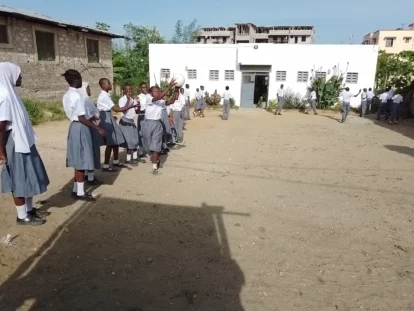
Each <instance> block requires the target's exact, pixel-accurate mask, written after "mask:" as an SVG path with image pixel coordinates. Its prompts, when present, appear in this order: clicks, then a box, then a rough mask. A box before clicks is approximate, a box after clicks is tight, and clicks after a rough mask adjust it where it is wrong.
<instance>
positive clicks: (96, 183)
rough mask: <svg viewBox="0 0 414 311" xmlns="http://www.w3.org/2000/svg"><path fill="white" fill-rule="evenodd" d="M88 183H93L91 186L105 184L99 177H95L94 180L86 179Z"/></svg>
mask: <svg viewBox="0 0 414 311" xmlns="http://www.w3.org/2000/svg"><path fill="white" fill-rule="evenodd" d="M86 183H87V184H88V185H91V186H99V185H102V184H103V182H101V181H100V180H99V179H97V178H96V177H95V178H94V179H93V180H87V181H86Z"/></svg>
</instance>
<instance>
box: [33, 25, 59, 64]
mask: <svg viewBox="0 0 414 311" xmlns="http://www.w3.org/2000/svg"><path fill="white" fill-rule="evenodd" d="M35 34H36V47H37V59H38V60H43V61H54V60H56V53H55V35H54V33H52V32H45V31H40V30H36V31H35Z"/></svg>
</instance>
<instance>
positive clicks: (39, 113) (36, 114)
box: [23, 99, 44, 125]
mask: <svg viewBox="0 0 414 311" xmlns="http://www.w3.org/2000/svg"><path fill="white" fill-rule="evenodd" d="M23 104H24V106H25V107H26V111H27V113H28V114H29V117H30V121H32V124H33V125H37V124H40V123H41V122H42V121H43V117H44V112H43V110H42V108H41V107H40V105H39V103H37V102H35V101H32V100H30V99H25V100H23Z"/></svg>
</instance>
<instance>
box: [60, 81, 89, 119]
mask: <svg viewBox="0 0 414 311" xmlns="http://www.w3.org/2000/svg"><path fill="white" fill-rule="evenodd" d="M62 102H63V109H64V110H65V113H66V116H67V117H68V119H69V120H70V121H72V122H73V121H79V117H80V116H84V115H85V114H86V109H85V100H84V99H83V98H82V96H81V94H80V93H79V91H78V89H75V88H73V87H70V88H69V90H68V91H67V92H66V93H65V95H63V99H62Z"/></svg>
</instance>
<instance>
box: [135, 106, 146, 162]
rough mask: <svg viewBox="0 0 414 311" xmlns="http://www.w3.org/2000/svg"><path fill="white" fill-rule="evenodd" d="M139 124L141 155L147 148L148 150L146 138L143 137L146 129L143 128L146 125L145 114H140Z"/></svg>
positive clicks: (139, 149)
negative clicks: (145, 142)
mask: <svg viewBox="0 0 414 311" xmlns="http://www.w3.org/2000/svg"><path fill="white" fill-rule="evenodd" d="M137 125H138V126H137V129H138V138H139V143H138V144H139V148H138V151H139V154H140V155H143V154H144V153H145V150H146V148H145V146H144V139H143V136H144V134H143V132H144V130H143V129H144V127H145V114H140V115H139V116H138V120H137Z"/></svg>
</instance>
